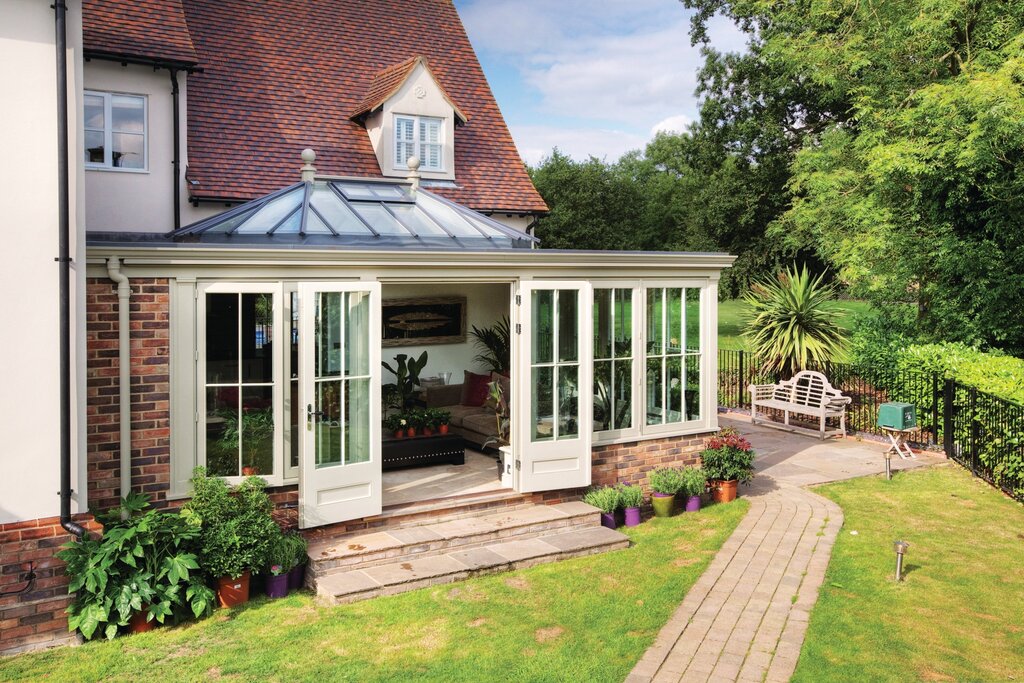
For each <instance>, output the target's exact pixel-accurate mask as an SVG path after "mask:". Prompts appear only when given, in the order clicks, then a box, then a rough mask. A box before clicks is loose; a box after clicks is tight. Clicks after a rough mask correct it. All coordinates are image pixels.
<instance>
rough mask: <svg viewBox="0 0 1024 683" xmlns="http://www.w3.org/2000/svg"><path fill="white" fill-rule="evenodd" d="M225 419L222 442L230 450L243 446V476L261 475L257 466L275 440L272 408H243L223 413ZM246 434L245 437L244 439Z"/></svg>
mask: <svg viewBox="0 0 1024 683" xmlns="http://www.w3.org/2000/svg"><path fill="white" fill-rule="evenodd" d="M220 414H221V416H222V417H223V418H224V432H223V434H222V435H221V441H222V442H223V443H224V445H225V447H226V448H227V449H229V450H233V449H235V448H237V447H238V444H239V443H241V444H242V475H243V476H246V477H251V476H254V475H258V474H260V468H259V466H258V465H257V464H256V462H257V460H258V459H259V457H260V454H261V453H265V452H266V451H267V449H268V448H269V447H270V445H271V442H272V440H273V438H274V413H273V410H272V409H270V408H264V409H259V408H252V407H248V406H246V407H244V408H242V412H241V414H239V412H238V411H237V410H225V411H221V413H220ZM243 434H244V437H243Z"/></svg>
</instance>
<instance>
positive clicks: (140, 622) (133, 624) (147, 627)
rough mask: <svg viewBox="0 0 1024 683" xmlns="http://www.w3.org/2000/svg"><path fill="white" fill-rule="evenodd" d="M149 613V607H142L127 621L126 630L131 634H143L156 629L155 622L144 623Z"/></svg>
mask: <svg viewBox="0 0 1024 683" xmlns="http://www.w3.org/2000/svg"><path fill="white" fill-rule="evenodd" d="M148 613H149V605H143V606H142V609H141V610H140V611H138V612H136V613H135V614H133V615H132V616H131V618H130V619H129V620H128V630H129V631H131V632H132V633H145V632H146V631H152V630H153V629H155V628H156V624H157V622H156V620H155V619H154V620H153V621H146V615H147V614H148Z"/></svg>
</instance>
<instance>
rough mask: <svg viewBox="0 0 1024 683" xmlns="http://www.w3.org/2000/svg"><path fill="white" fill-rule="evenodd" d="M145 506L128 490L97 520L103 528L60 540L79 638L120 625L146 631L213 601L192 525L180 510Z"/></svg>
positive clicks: (110, 632)
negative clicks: (95, 534) (98, 533)
mask: <svg viewBox="0 0 1024 683" xmlns="http://www.w3.org/2000/svg"><path fill="white" fill-rule="evenodd" d="M148 508H149V502H148V498H147V496H145V495H142V494H138V493H133V494H130V495H129V496H128V497H126V498H124V499H123V500H122V501H121V505H120V506H119V507H116V508H114V509H113V510H111V511H110V512H108V513H107V514H105V515H98V516H97V519H98V520H99V521H100V522H101V523H102V524H103V526H104V532H103V535H102V536H101V537H99V538H94V537H93V536H91V535H86V536H85V537H84V538H82V539H81V540H80V541H72V542H70V543H67V544H65V545H63V546H62V548H63V549H62V550H61V551H60V552H59V553H57V557H59V558H60V559H61V560H63V561H64V562H65V563H66V564H67V569H66V572H67V574H68V576H69V577H70V578H71V581H70V583H69V585H68V592H69V593H73V594H74V595H75V597H74V600H73V601H72V602H71V604H70V605H69V606H68V610H67V612H68V626H69V628H70V630H72V631H75V630H78V631H80V632H81V634H82V636H83V637H85V638H86V639H90V638H92V637H93V636H94V635H95V634H96V633H103V634H104V635H105V636H106V637H107V638H113V637H114V636H115V635H117V633H118V631H119V630H120V629H121V628H125V627H127V628H129V630H131V631H132V632H138V631H148V630H150V629H151V628H153V626H154V625H155V624H156V623H163V622H164V621H165V620H166V619H167V618H172V619H177V618H179V616H183V614H182V613H183V612H185V611H186V610H187V611H188V612H189V613H191V614H192V615H194V616H196V617H199V616H202V615H203V614H205V613H206V612H207V611H208V610H209V608H210V606H211V604H212V602H213V591H211V590H210V589H209V588H208V587H207V586H206V585H205V583H204V581H203V577H202V574H201V572H199V571H197V570H198V569H199V564H198V561H197V558H196V555H195V553H194V552H193V550H194V545H195V542H196V540H197V538H198V536H199V528H198V527H196V526H194V525H193V524H190V523H189V520H188V519H187V518H185V517H183V516H181V515H178V514H176V513H170V512H158V511H156V510H151V509H148Z"/></svg>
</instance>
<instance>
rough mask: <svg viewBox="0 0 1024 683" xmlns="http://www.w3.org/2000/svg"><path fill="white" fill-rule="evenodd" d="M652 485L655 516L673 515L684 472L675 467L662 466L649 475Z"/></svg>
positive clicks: (652, 503) (652, 502) (652, 504)
mask: <svg viewBox="0 0 1024 683" xmlns="http://www.w3.org/2000/svg"><path fill="white" fill-rule="evenodd" d="M648 481H649V482H650V485H651V491H652V495H651V506H652V507H653V508H654V516H655V517H671V516H672V508H673V506H674V505H675V500H676V494H677V493H679V489H680V488H681V487H682V485H683V484H682V474H681V472H680V471H679V470H678V469H676V468H674V467H662V468H660V469H656V470H653V471H652V472H651V473H650V475H648Z"/></svg>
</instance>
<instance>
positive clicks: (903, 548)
mask: <svg viewBox="0 0 1024 683" xmlns="http://www.w3.org/2000/svg"><path fill="white" fill-rule="evenodd" d="M892 547H893V550H895V551H896V580H897V581H902V580H903V555H904V554H905V553H906V552H907V548H909V547H910V544H909V543H907V542H906V541H894V542H893V544H892Z"/></svg>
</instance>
